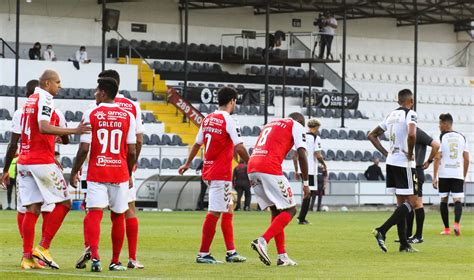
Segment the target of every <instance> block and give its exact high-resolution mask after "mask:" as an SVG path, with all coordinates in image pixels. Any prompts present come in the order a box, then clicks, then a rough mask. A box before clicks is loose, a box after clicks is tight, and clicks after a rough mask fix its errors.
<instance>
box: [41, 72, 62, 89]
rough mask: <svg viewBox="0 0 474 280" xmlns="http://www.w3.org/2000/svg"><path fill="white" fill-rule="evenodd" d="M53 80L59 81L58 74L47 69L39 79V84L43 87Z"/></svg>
mask: <svg viewBox="0 0 474 280" xmlns="http://www.w3.org/2000/svg"><path fill="white" fill-rule="evenodd" d="M53 80H59V74H58V72H56V71H54V70H51V69H47V70H45V71H44V72H43V74H42V75H41V76H40V78H39V83H40V85H41V86H42V87H43V86H45V84H46V82H47V81H53Z"/></svg>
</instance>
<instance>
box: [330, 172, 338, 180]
mask: <svg viewBox="0 0 474 280" xmlns="http://www.w3.org/2000/svg"><path fill="white" fill-rule="evenodd" d="M329 181H337V175H336V173H334V172H329Z"/></svg>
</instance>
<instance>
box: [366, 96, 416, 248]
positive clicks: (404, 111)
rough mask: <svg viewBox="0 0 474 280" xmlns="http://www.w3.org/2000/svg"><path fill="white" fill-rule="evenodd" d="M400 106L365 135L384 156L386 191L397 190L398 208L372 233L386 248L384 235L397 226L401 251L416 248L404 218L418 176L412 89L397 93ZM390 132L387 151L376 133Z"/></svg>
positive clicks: (412, 204)
mask: <svg viewBox="0 0 474 280" xmlns="http://www.w3.org/2000/svg"><path fill="white" fill-rule="evenodd" d="M398 104H399V105H400V107H399V108H397V109H395V110H394V111H392V112H391V113H390V114H389V115H388V116H387V117H386V118H385V119H384V120H383V121H382V122H381V123H380V124H379V125H378V126H377V127H376V128H374V129H373V130H372V131H371V132H370V133H369V135H368V138H369V140H370V142H372V144H373V145H374V146H375V148H377V150H379V151H380V152H381V153H382V154H383V155H384V156H386V157H387V165H386V168H387V171H386V173H387V180H386V186H387V191H388V192H392V193H394V194H396V196H397V204H398V207H397V209H396V210H395V211H394V212H393V214H392V216H391V217H390V218H389V219H388V220H387V221H386V222H385V223H384V224H383V225H381V226H380V227H378V228H376V229H374V231H373V233H374V236H375V239H376V240H377V243H378V245H379V247H380V249H382V251H384V252H387V247H386V245H385V235H386V233H387V232H388V231H389V230H390V228H391V227H392V226H394V225H397V228H398V237H399V239H400V249H399V250H400V252H410V253H411V252H416V250H415V249H413V248H412V247H411V246H410V244H408V241H407V236H406V224H405V223H406V222H405V218H406V217H407V215H408V213H410V212H411V211H412V207H413V206H414V205H415V203H416V199H417V197H416V195H415V194H416V193H417V190H418V180H417V176H416V171H415V161H414V148H415V142H416V125H417V124H416V123H417V115H416V113H415V112H414V111H413V110H412V107H413V104H414V99H413V93H412V92H411V91H410V90H408V89H404V90H401V91H400V92H399V93H398ZM385 131H388V133H389V141H390V148H389V150H388V151H387V150H386V149H385V148H384V147H383V146H382V144H381V143H380V140H379V138H378V137H379V136H380V135H382V134H383V133H384V132H385Z"/></svg>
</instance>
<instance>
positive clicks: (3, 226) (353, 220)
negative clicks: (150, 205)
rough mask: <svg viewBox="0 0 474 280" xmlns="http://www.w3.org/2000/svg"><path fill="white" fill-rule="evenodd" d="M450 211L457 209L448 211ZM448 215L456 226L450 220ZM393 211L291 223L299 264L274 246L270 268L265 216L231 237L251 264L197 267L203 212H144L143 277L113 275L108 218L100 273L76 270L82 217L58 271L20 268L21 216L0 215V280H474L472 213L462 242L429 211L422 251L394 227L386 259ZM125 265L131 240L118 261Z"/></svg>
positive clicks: (55, 247) (68, 228)
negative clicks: (263, 237)
mask: <svg viewBox="0 0 474 280" xmlns="http://www.w3.org/2000/svg"><path fill="white" fill-rule="evenodd" d="M450 210H452V209H450ZM452 213H453V212H452V211H451V212H450V219H451V223H452V219H453V217H452V216H453V215H452ZM389 215H390V213H389V212H345V213H342V212H328V213H309V214H308V220H309V221H311V222H312V224H311V225H298V224H297V223H296V220H295V219H294V220H293V221H292V223H291V224H290V225H289V226H288V227H287V229H286V240H287V246H286V247H287V251H288V253H289V256H290V257H291V258H292V259H294V260H295V261H297V262H298V266H296V267H277V266H276V251H275V245H274V243H273V241H271V243H270V244H269V253H270V256H271V259H272V262H273V263H272V266H270V267H267V266H265V265H263V264H262V263H261V262H260V261H259V259H258V257H257V255H256V253H255V252H254V251H253V250H252V249H251V248H250V242H251V241H252V240H253V239H255V238H256V237H258V236H259V235H260V234H261V233H263V231H264V230H265V229H266V227H267V225H268V223H269V220H270V214H269V213H268V212H250V213H249V212H237V213H236V214H235V216H234V235H235V242H236V247H237V250H238V252H239V253H240V254H242V255H244V256H246V257H247V258H248V260H247V262H246V263H243V264H227V263H224V264H220V265H206V264H196V263H195V257H196V253H197V250H198V249H199V243H200V239H201V225H202V222H203V219H204V216H205V212H172V213H161V212H140V213H139V219H140V236H139V246H138V258H139V260H140V261H141V262H142V263H143V264H144V265H145V269H144V270H129V271H125V272H109V271H108V269H107V268H108V264H109V261H110V257H111V241H110V219H109V215H108V213H104V219H103V222H102V228H101V229H102V231H101V241H100V254H101V258H102V266H103V269H104V271H103V272H102V273H92V272H90V271H89V269H90V262H89V263H88V266H87V269H86V270H77V269H75V268H74V264H75V261H76V259H77V258H78V257H79V255H80V254H81V252H82V246H83V245H82V244H83V237H82V218H83V216H84V214H83V213H81V212H77V211H73V212H71V213H69V215H68V216H67V217H66V219H65V223H64V224H63V226H62V227H61V229H60V231H59V233H58V235H57V237H56V239H55V240H54V241H53V244H52V247H51V252H52V254H53V257H54V259H55V261H56V262H57V263H58V264H59V265H60V266H61V269H60V270H50V269H44V270H39V271H38V270H32V271H28V272H23V271H21V270H20V268H19V264H20V258H21V240H20V237H19V234H18V232H17V226H16V212H14V211H0V233H1V234H0V236H1V239H0V242H1V243H0V244H1V245H0V249H1V251H0V264H1V265H0V275H1V279H37V278H44V279H66V278H67V279H87V278H92V277H93V279H98V278H102V277H103V278H112V277H120V278H127V279H144V278H155V279H156V278H221V279H222V278H224V277H225V278H229V277H241V278H244V277H245V278H259V279H264V278H281V279H294V278H323V279H331V278H332V279H336V278H352V279H367V278H401V277H404V276H406V275H410V278H413V279H415V278H425V279H426V278H435V279H438V278H452V279H468V278H470V279H473V277H474V213H469V212H467V211H465V213H464V214H463V217H462V221H461V225H462V227H461V230H462V236H461V237H455V236H454V235H451V236H440V235H439V232H440V231H441V230H442V222H441V218H440V216H439V213H438V212H433V211H431V212H428V213H427V215H426V220H425V230H424V235H425V236H424V240H425V243H423V244H415V245H414V247H415V248H417V249H419V250H420V252H419V253H416V254H406V253H399V252H398V244H397V243H393V240H394V239H396V238H397V235H396V227H394V228H392V230H391V231H390V232H389V234H388V236H387V244H388V249H389V252H388V253H383V252H382V251H381V250H380V249H379V248H378V246H377V244H376V241H375V239H374V237H373V236H372V235H371V230H372V229H373V228H374V227H375V226H378V225H379V224H381V223H382V222H383V221H384V220H385V219H386V218H387V217H388V216H389ZM40 231H41V219H39V222H38V224H37V228H36V233H37V236H36V240H35V245H36V244H37V243H38V241H39V233H40ZM211 250H212V253H213V255H214V256H215V257H216V259H218V260H223V261H225V258H224V256H225V247H224V243H223V238H222V233H221V231H220V226H219V225H218V228H217V231H216V236H215V239H214V243H213V245H212V248H211ZM121 256H122V257H121V261H122V262H123V263H125V264H126V262H127V257H128V251H127V245H126V240H125V243H124V248H123V251H122V255H121Z"/></svg>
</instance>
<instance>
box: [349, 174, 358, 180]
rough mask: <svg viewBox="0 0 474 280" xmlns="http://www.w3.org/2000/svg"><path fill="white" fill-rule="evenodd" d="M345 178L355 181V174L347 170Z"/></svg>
mask: <svg viewBox="0 0 474 280" xmlns="http://www.w3.org/2000/svg"><path fill="white" fill-rule="evenodd" d="M347 180H349V181H357V175H355V173H353V172H349V174H347Z"/></svg>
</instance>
